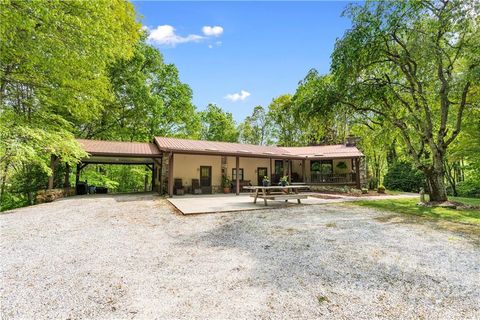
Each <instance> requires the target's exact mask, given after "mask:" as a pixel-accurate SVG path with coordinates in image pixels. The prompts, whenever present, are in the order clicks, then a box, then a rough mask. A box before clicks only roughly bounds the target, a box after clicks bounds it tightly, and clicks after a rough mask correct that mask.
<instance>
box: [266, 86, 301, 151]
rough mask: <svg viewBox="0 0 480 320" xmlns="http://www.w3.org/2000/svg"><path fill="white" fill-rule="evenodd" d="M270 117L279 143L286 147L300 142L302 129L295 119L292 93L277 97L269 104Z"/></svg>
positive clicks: (273, 133)
mask: <svg viewBox="0 0 480 320" xmlns="http://www.w3.org/2000/svg"><path fill="white" fill-rule="evenodd" d="M268 117H269V118H270V119H271V121H272V123H273V125H272V135H273V136H274V137H275V138H276V142H277V143H278V144H279V145H282V146H285V147H291V146H296V145H299V144H300V137H301V129H300V127H299V126H298V124H297V122H296V119H295V109H294V104H293V101H292V95H290V94H285V95H281V96H278V97H276V98H275V99H273V100H272V102H271V103H270V105H269V106H268Z"/></svg>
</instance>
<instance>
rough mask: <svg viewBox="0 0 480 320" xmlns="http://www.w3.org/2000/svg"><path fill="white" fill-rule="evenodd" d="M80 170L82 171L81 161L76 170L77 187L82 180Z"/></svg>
mask: <svg viewBox="0 0 480 320" xmlns="http://www.w3.org/2000/svg"><path fill="white" fill-rule="evenodd" d="M80 171H82V165H81V163H77V171H76V172H75V188H76V187H77V184H78V183H79V182H80Z"/></svg>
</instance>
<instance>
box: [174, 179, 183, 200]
mask: <svg viewBox="0 0 480 320" xmlns="http://www.w3.org/2000/svg"><path fill="white" fill-rule="evenodd" d="M173 190H174V191H175V194H176V195H177V196H183V195H184V194H185V188H184V187H183V182H182V179H175V180H174V183H173Z"/></svg>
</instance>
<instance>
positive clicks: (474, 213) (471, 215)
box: [353, 197, 480, 225]
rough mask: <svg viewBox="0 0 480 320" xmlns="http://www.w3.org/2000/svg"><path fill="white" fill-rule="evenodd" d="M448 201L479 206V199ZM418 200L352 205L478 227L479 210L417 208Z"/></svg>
mask: <svg viewBox="0 0 480 320" xmlns="http://www.w3.org/2000/svg"><path fill="white" fill-rule="evenodd" d="M449 200H451V201H455V202H461V203H464V204H468V205H475V206H477V205H480V199H475V198H459V197H449ZM417 203H418V199H390V200H362V201H356V202H354V203H353V204H356V205H360V206H362V207H369V208H375V209H380V210H383V211H390V212H394V213H400V214H407V215H414V216H421V217H428V218H432V219H443V220H448V221H453V222H461V223H469V224H475V225H480V209H450V208H441V207H422V206H418V205H417Z"/></svg>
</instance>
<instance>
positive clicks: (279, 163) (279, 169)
mask: <svg viewBox="0 0 480 320" xmlns="http://www.w3.org/2000/svg"><path fill="white" fill-rule="evenodd" d="M275 174H278V175H283V160H275Z"/></svg>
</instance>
